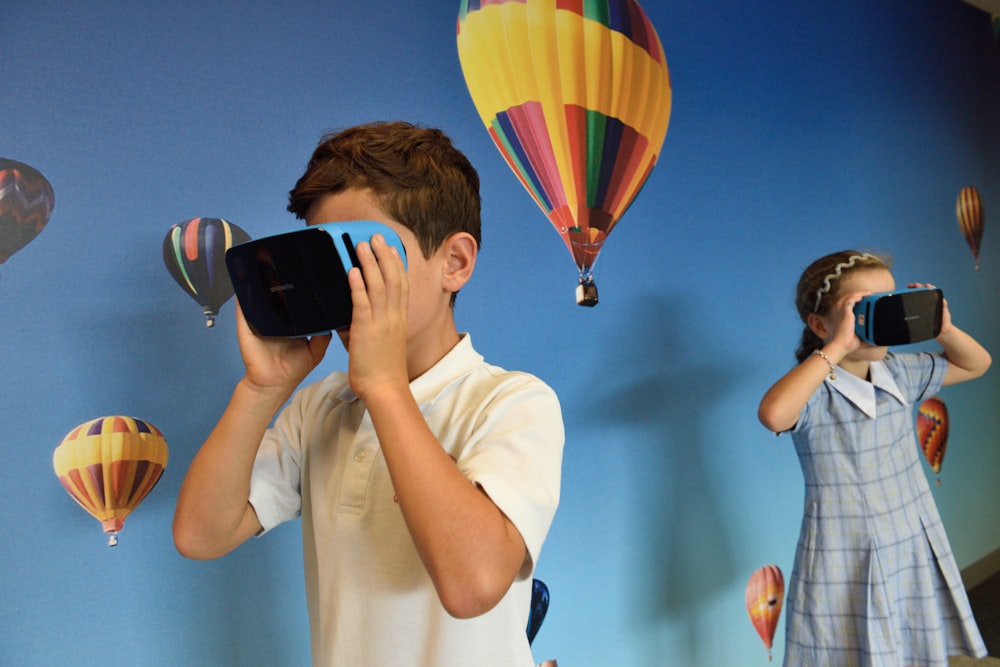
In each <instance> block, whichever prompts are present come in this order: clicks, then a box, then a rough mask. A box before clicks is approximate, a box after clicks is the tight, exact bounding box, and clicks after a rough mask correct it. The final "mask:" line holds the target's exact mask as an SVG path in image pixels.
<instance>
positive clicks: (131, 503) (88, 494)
mask: <svg viewBox="0 0 1000 667" xmlns="http://www.w3.org/2000/svg"><path fill="white" fill-rule="evenodd" d="M167 457H168V452H167V441H166V440H165V439H164V438H163V434H162V433H160V431H159V429H157V428H156V427H155V426H153V425H152V424H150V423H149V422H145V421H142V420H140V419H134V418H132V417H123V416H120V415H115V416H111V417H100V418H98V419H92V420H90V421H88V422H85V423H83V424H80V425H79V426H77V427H76V428H74V429H73V430H72V431H70V432H69V433H67V434H66V437H64V438H63V439H62V442H60V443H59V446H58V447H56V449H55V451H54V452H53V453H52V467H53V468H55V472H56V476H57V477H58V478H59V481H60V482H61V483H62V485H63V488H65V489H66V492H67V493H69V495H70V496H71V497H72V498H73V500H75V501H76V502H77V503H79V505H80V506H81V507H82V508H83V509H85V510H87V512H88V513H89V514H90V515H91V516H93V517H94V518H95V519H97V520H98V521H100V522H101V525H102V526H103V527H104V532H105V533H108V535H109V537H108V546H112V547H113V546H116V545H117V544H118V533H119V531H121V529H122V527H123V526H124V525H125V518H126V517H127V516H128V515H129V514H130V513H131V512H132V510H133V509H135V508H136V507H137V506H138V505H139V503H141V502H142V501H143V499H145V497H146V496H147V495H148V494H149V492H150V491H152V490H153V487H154V486H156V483H157V482H158V481H160V476H161V475H162V474H163V470H164V468H166V467H167Z"/></svg>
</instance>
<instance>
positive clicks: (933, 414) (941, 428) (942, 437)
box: [917, 396, 948, 486]
mask: <svg viewBox="0 0 1000 667" xmlns="http://www.w3.org/2000/svg"><path fill="white" fill-rule="evenodd" d="M917 440H919V441H920V448H921V449H922V450H923V452H924V456H925V457H926V458H927V463H929V464H930V466H931V470H933V471H934V473H935V474H938V475H940V474H941V464H942V463H944V452H945V450H946V449H947V448H948V408H947V406H946V405H945V404H944V401H943V400H941V399H940V398H938V397H937V396H931V397H930V398H928V399H926V400H925V401H924V402H923V403H921V404H920V407H919V408H917ZM937 485H938V486H941V478H940V477H938V480H937Z"/></svg>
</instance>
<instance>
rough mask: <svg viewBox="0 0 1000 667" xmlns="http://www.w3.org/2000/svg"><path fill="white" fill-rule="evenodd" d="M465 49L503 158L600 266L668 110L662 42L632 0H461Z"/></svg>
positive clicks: (589, 264)
mask: <svg viewBox="0 0 1000 667" xmlns="http://www.w3.org/2000/svg"><path fill="white" fill-rule="evenodd" d="M457 33H458V34H457V41H458V55H459V60H460V61H461V65H462V72H463V74H464V76H465V82H466V85H467V86H468V88H469V93H470V95H471V97H472V101H473V103H474V104H475V106H476V110H477V111H478V113H479V116H480V117H481V118H482V120H483V123H484V124H485V125H486V129H487V131H488V132H489V134H490V137H492V139H493V142H494V143H495V144H496V147H497V148H498V149H499V150H500V153H501V154H502V155H503V157H504V159H505V160H506V161H507V164H508V165H509V166H510V168H511V169H512V170H513V171H514V173H515V174H516V175H517V177H518V178H519V179H520V181H521V184H522V185H523V186H524V187H525V188H526V189H527V190H528V192H529V193H530V194H531V196H532V197H533V198H534V200H535V202H536V203H537V204H538V205H539V206H540V207H541V209H542V210H543V211H544V212H545V214H546V215H547V216H548V219H549V221H550V222H551V223H552V225H553V226H554V227H555V228H556V231H558V232H559V234H560V236H562V239H563V241H564V242H565V243H566V246H567V248H569V251H570V253H572V255H573V258H574V260H575V261H576V265H577V268H579V270H580V285H579V287H578V288H577V302H578V303H580V304H581V305H587V306H593V305H595V304H596V303H597V288H596V286H595V285H594V278H593V267H594V263H595V262H596V260H597V255H598V253H600V251H601V247H602V246H603V245H604V242H605V241H606V240H607V237H608V235H609V234H610V233H611V230H612V229H613V228H614V227H615V225H616V224H617V223H618V221H619V220H620V219H621V217H622V215H623V214H624V213H625V211H626V210H627V209H628V207H629V205H630V204H631V203H632V200H633V199H634V198H635V196H636V195H637V194H638V193H639V190H640V189H641V188H642V186H643V184H644V183H645V182H646V179H647V178H648V177H649V174H650V171H651V170H652V169H653V166H654V165H655V164H656V160H657V158H658V156H659V152H660V149H661V147H662V145H663V139H664V137H665V136H666V133H667V124H668V123H669V121H670V108H671V87H670V74H669V72H668V70H667V60H666V56H665V55H664V52H663V45H662V44H661V43H660V38H659V37H658V36H657V34H656V30H655V29H654V28H653V25H652V23H650V21H649V18H648V17H647V16H646V14H645V12H644V11H643V10H642V8H641V7H640V6H639V4H638V3H637V2H635V0H462V2H461V6H460V9H459V16H458V26H457Z"/></svg>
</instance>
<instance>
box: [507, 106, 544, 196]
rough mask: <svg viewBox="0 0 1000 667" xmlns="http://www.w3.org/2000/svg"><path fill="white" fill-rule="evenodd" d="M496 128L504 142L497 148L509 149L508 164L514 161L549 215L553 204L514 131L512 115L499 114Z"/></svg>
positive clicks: (532, 192)
mask: <svg viewBox="0 0 1000 667" xmlns="http://www.w3.org/2000/svg"><path fill="white" fill-rule="evenodd" d="M494 128H495V129H496V133H497V136H499V137H501V138H502V140H503V141H502V143H500V144H497V147H498V148H500V149H501V151H503V149H504V148H507V149H508V152H507V156H508V164H510V163H511V162H512V161H513V164H514V165H515V166H516V168H517V171H518V172H520V174H521V175H522V176H523V180H522V182H524V181H526V182H528V183H529V184H530V185H531V194H532V195H533V196H534V197H535V200H536V201H537V202H538V205H539V206H541V207H542V210H544V211H545V212H546V213H548V212H549V211H551V210H552V202H551V201H550V200H549V198H548V196H547V194H546V193H545V189H544V186H543V185H542V183H541V179H540V178H539V177H538V173H537V172H536V171H535V169H534V167H533V165H532V164H531V160H529V159H528V154H527V152H526V151H525V150H524V146H523V145H522V144H521V141H520V138H519V137H518V136H517V133H516V132H515V131H514V126H513V123H512V121H511V118H510V115H509V114H508V113H507V112H501V113H498V114H497V116H496V124H495V125H494Z"/></svg>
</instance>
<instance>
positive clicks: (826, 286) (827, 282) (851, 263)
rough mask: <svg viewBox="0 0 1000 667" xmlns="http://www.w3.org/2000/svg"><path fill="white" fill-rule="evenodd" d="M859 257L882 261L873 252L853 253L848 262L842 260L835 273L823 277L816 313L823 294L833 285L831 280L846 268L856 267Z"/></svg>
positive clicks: (817, 295)
mask: <svg viewBox="0 0 1000 667" xmlns="http://www.w3.org/2000/svg"><path fill="white" fill-rule="evenodd" d="M859 259H874V260H878V261H879V262H881V261H882V260H880V259H879V258H878V257H876V256H875V255H873V254H871V253H867V252H863V253H861V254H860V255H851V256H850V257H848V258H847V261H846V262H841V263H840V264H838V265H837V266H836V267H834V269H833V273H828V274H826V277H825V278H823V285H822V286H821V287H820V288H819V289H818V290H816V305H814V306H813V312H814V313H818V312H819V304H820V302H821V301H822V300H823V295H824V294H826V293H827V292H829V291H830V287H831V285H830V282H831V281H833V280H837V279H838V278H840V276H841V274H842V273H843V272H844V269H851V268H854V265H855V264H857V262H858V260H859Z"/></svg>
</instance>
